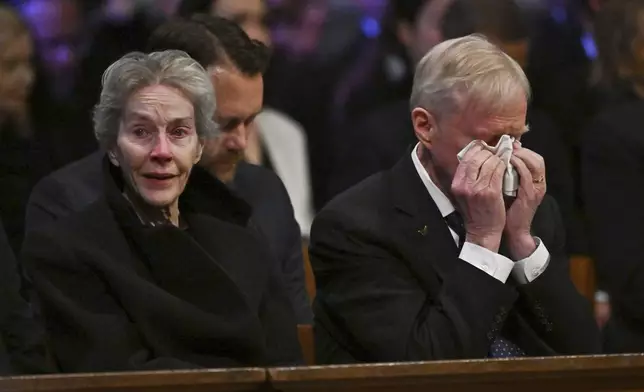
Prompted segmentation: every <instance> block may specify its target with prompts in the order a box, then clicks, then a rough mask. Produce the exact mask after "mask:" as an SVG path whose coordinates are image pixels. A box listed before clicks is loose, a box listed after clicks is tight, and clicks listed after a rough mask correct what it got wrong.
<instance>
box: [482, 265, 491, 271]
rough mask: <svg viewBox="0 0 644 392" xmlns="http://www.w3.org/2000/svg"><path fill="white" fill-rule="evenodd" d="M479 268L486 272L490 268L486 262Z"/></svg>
mask: <svg viewBox="0 0 644 392" xmlns="http://www.w3.org/2000/svg"><path fill="white" fill-rule="evenodd" d="M481 269H482V270H483V271H485V272H488V271H489V270H490V267H489V266H488V265H487V264H483V265H482V266H481Z"/></svg>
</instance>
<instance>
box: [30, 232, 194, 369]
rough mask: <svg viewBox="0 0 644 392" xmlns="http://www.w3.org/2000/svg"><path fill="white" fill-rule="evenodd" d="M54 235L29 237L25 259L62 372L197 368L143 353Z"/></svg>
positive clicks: (94, 278)
mask: <svg viewBox="0 0 644 392" xmlns="http://www.w3.org/2000/svg"><path fill="white" fill-rule="evenodd" d="M75 253H76V252H74V251H73V249H72V248H71V247H70V246H69V245H68V244H67V242H66V241H65V238H64V237H63V236H62V235H59V233H56V232H53V231H35V232H32V233H30V234H29V235H28V237H27V240H26V241H25V245H24V247H23V254H22V255H23V259H24V262H25V263H26V265H27V268H28V270H29V272H30V274H31V277H32V279H33V285H34V287H35V289H36V292H37V294H38V297H39V299H40V302H41V307H42V312H43V317H44V319H45V324H46V327H47V331H48V333H49V339H50V343H51V348H52V351H53V356H54V358H55V360H56V361H57V364H58V366H59V367H60V369H61V370H62V371H64V372H91V371H127V370H153V369H185V368H196V367H198V366H196V365H193V364H190V363H186V362H183V361H180V360H178V359H175V358H169V357H155V356H154V355H153V354H152V353H151V352H150V350H148V349H146V347H145V345H144V344H143V342H142V341H141V339H140V337H139V335H138V332H137V329H136V328H135V326H134V324H133V322H132V321H131V320H130V319H129V318H128V316H127V315H126V314H125V312H124V310H123V309H122V307H121V306H120V304H119V303H118V302H117V300H116V298H115V297H114V296H113V295H112V294H111V293H110V289H109V288H108V287H107V285H106V284H105V283H104V281H103V280H102V279H101V277H100V276H99V275H97V274H96V273H95V272H94V271H93V270H92V268H91V267H90V266H89V265H87V264H85V263H83V262H82V255H80V254H75Z"/></svg>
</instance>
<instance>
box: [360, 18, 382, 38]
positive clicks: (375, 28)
mask: <svg viewBox="0 0 644 392" xmlns="http://www.w3.org/2000/svg"><path fill="white" fill-rule="evenodd" d="M360 27H361V28H362V33H363V34H364V35H365V37H367V38H376V37H377V36H379V35H380V22H378V21H377V20H376V19H375V18H372V17H369V16H365V17H364V18H362V21H361V22H360Z"/></svg>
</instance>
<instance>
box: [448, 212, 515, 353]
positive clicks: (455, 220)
mask: <svg viewBox="0 0 644 392" xmlns="http://www.w3.org/2000/svg"><path fill="white" fill-rule="evenodd" d="M445 221H446V222H447V225H448V226H449V227H450V229H452V230H454V233H456V235H457V236H458V249H462V248H463V244H464V243H465V224H464V223H463V218H462V217H461V214H459V213H458V212H457V211H454V212H452V213H451V214H449V215H447V216H446V217H445ZM525 355H526V354H525V352H524V351H523V350H522V349H521V348H520V347H519V346H517V345H516V344H514V343H512V342H511V341H509V340H507V339H505V338H502V337H501V336H498V337H497V338H496V339H495V340H494V342H492V345H491V346H490V352H489V354H488V356H489V357H490V358H512V357H525Z"/></svg>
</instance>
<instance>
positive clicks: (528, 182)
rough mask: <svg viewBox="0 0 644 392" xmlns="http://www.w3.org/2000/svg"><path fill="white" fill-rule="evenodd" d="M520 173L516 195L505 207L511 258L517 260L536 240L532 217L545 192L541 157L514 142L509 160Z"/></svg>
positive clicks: (528, 254) (544, 177)
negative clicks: (532, 227) (531, 229)
mask: <svg viewBox="0 0 644 392" xmlns="http://www.w3.org/2000/svg"><path fill="white" fill-rule="evenodd" d="M510 162H511V163H512V165H513V166H514V167H515V168H516V169H517V173H518V174H519V179H520V180H519V181H520V182H519V189H518V190H517V198H516V200H514V202H513V203H512V205H511V206H510V209H508V211H507V220H506V223H505V230H504V232H505V235H506V238H507V240H508V247H509V251H510V254H511V256H512V258H513V259H514V260H515V261H516V260H521V259H524V258H526V257H528V256H530V255H531V254H532V253H533V252H534V251H535V250H536V249H537V244H536V242H535V240H534V238H533V237H532V234H531V233H530V227H531V226H532V219H533V218H534V214H535V213H536V212H537V208H538V207H539V205H540V204H541V201H542V200H543V197H544V196H545V194H546V165H545V163H544V161H543V158H542V157H541V156H540V155H539V154H537V153H535V152H533V151H530V150H528V149H526V148H522V147H521V143H519V142H515V144H514V152H513V154H512V159H511V160H510Z"/></svg>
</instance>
